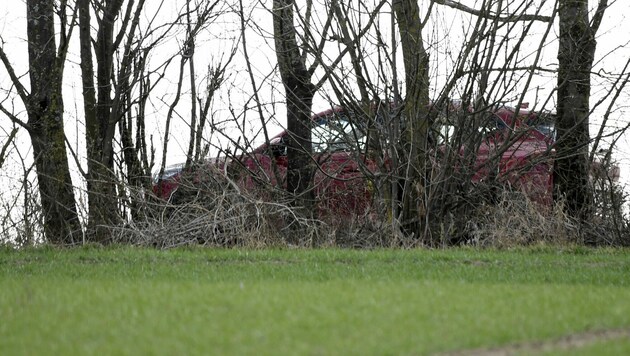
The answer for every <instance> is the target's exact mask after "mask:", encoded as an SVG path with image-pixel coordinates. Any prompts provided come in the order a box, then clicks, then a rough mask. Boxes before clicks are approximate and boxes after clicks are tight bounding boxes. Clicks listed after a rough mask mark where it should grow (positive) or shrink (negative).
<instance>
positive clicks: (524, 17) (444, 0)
mask: <svg viewBox="0 0 630 356" xmlns="http://www.w3.org/2000/svg"><path fill="white" fill-rule="evenodd" d="M600 1H601V2H606V0H600ZM433 2H434V3H436V4H440V5H444V6H448V7H451V8H453V9H456V10H460V11H463V12H466V13H469V14H471V15H475V16H479V17H483V18H487V19H498V20H499V21H501V22H517V21H541V22H551V21H552V18H551V16H541V15H528V14H520V15H508V16H501V15H499V14H496V13H493V12H486V11H483V10H477V9H473V8H471V7H468V6H466V5H464V4H462V3H460V2H457V1H453V0H433ZM600 4H601V3H600Z"/></svg>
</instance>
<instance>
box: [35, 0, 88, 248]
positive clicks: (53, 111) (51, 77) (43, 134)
mask: <svg viewBox="0 0 630 356" xmlns="http://www.w3.org/2000/svg"><path fill="white" fill-rule="evenodd" d="M26 8H27V10H26V11H27V13H26V18H27V36H28V55H29V76H30V82H31V94H30V95H29V97H28V102H27V103H26V107H27V111H28V125H29V127H30V130H29V134H30V136H31V141H32V143H33V155H34V159H35V167H36V168H37V179H38V183H39V192H40V198H41V204H42V212H43V216H44V234H45V236H46V239H47V240H48V241H49V242H51V243H55V244H72V243H77V242H79V241H81V239H80V236H81V229H80V224H79V220H78V218H77V208H76V203H75V200H74V193H73V190H72V180H71V177H70V169H69V165H68V156H67V152H66V144H65V134H64V129H63V98H62V94H61V87H62V74H63V62H62V60H61V59H60V58H62V56H60V57H59V58H58V57H57V53H56V51H57V49H56V40H55V26H54V7H53V2H52V1H48V0H28V1H27V3H26Z"/></svg>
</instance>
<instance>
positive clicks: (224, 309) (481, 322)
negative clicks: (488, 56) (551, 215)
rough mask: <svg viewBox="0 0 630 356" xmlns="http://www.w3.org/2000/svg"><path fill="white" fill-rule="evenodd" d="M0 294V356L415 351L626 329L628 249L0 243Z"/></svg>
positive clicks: (629, 314) (629, 321) (629, 316)
mask: <svg viewBox="0 0 630 356" xmlns="http://www.w3.org/2000/svg"><path fill="white" fill-rule="evenodd" d="M0 288H1V289H0V354H2V355H6V354H50V353H51V352H52V353H54V354H95V353H99V354H103V353H104V354H129V355H136V354H207V353H208V352H212V353H215V354H408V353H413V354H426V353H435V352H446V351H452V350H462V349H471V348H486V347H497V346H501V345H505V344H511V343H518V342H527V341H532V340H548V339H553V338H557V337H560V336H562V335H567V334H572V333H579V332H584V331H589V330H602V329H615V328H630V251H628V250H621V251H608V250H585V249H574V250H571V251H567V250H564V251H555V250H548V249H543V250H519V251H503V252H498V251H476V250H466V249H454V250H446V251H426V250H413V251H389V250H387V251H383V250H381V251H346V250H316V251H305V250H298V251H292V250H282V251H237V250H208V249H193V250H172V251H155V250H141V249H129V248H117V249H90V248H86V249H77V250H54V249H40V250H30V251H20V252H12V251H7V250H0ZM607 344H610V345H614V347H616V348H619V347H621V348H622V350H625V351H627V352H629V351H630V344H629V343H619V342H613V343H611V342H607V343H603V346H602V345H592V347H594V348H595V349H597V350H602V349H603V350H605V349H606V347H607V346H606V345H607Z"/></svg>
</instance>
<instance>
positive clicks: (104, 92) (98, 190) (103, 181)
mask: <svg viewBox="0 0 630 356" xmlns="http://www.w3.org/2000/svg"><path fill="white" fill-rule="evenodd" d="M78 4H79V23H80V32H79V33H80V49H81V74H82V80H83V99H84V110H85V125H86V146H87V158H88V172H87V184H88V209H89V211H88V214H89V224H88V230H89V234H88V238H89V239H90V240H93V241H97V242H107V240H108V238H109V236H108V233H107V232H106V231H104V230H103V229H102V227H103V226H111V225H113V224H115V223H117V222H118V221H119V219H120V217H119V214H118V207H117V194H116V185H115V175H114V152H113V138H114V131H115V127H116V120H115V115H116V114H117V112H116V113H115V112H113V101H112V98H111V92H112V85H111V80H112V71H113V61H114V57H113V56H114V21H115V18H116V15H117V14H118V13H119V12H120V9H121V7H122V1H120V0H113V1H107V2H106V5H105V6H104V8H103V18H102V20H101V21H100V23H99V27H98V33H97V38H96V41H95V44H94V48H95V53H96V61H97V74H96V78H97V86H95V85H94V69H93V68H94V67H93V59H92V38H91V31H90V28H91V20H90V0H79V3H78ZM96 87H97V88H98V91H96V90H95V88H96Z"/></svg>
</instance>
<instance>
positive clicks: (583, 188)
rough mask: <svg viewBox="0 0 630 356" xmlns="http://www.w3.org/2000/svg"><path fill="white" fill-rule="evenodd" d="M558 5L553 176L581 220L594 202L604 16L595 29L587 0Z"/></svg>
mask: <svg viewBox="0 0 630 356" xmlns="http://www.w3.org/2000/svg"><path fill="white" fill-rule="evenodd" d="M605 3H606V1H600V9H599V11H602V12H603V9H604V8H605ZM558 6H559V8H558V10H559V12H558V15H559V19H560V43H559V49H558V64H559V67H558V109H557V111H558V118H557V122H556V128H557V132H558V141H557V159H556V162H555V168H554V179H555V184H556V187H557V190H556V194H557V195H558V196H557V198H558V197H562V198H565V199H566V210H567V213H568V214H569V215H570V216H573V217H575V218H578V219H582V220H583V219H588V218H589V217H590V215H591V209H592V201H593V197H592V192H591V191H590V189H589V183H588V180H589V177H588V149H589V142H590V135H589V127H588V121H589V120H588V118H589V109H590V106H589V98H590V93H591V77H590V73H591V69H592V67H593V58H594V55H595V47H596V42H595V32H596V31H597V27H598V26H599V23H600V22H599V21H600V20H598V19H599V18H600V16H601V14H600V13H599V11H598V13H597V15H596V18H595V19H596V20H597V21H596V22H595V23H594V25H593V27H591V24H590V23H589V16H588V0H560V1H559V2H558ZM602 6H603V7H602Z"/></svg>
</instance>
